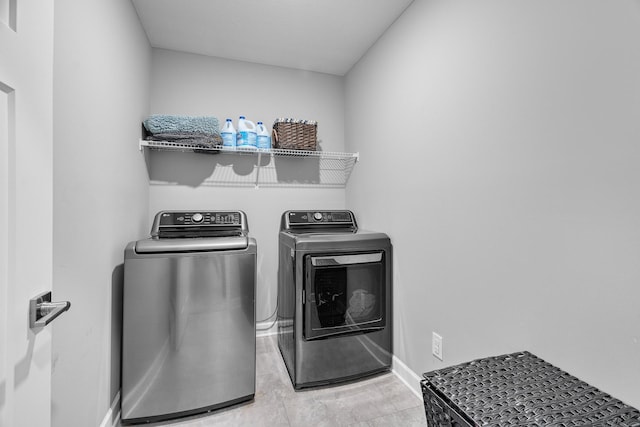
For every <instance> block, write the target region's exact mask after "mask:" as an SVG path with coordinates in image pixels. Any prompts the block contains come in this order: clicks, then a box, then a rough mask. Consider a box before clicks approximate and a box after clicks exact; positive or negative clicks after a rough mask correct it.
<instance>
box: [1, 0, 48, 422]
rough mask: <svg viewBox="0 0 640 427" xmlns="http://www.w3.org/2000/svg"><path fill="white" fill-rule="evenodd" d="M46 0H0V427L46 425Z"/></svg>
mask: <svg viewBox="0 0 640 427" xmlns="http://www.w3.org/2000/svg"><path fill="white" fill-rule="evenodd" d="M52 79H53V1H51V0H30V1H23V0H0V426H2V427H22V426H45V427H46V426H49V425H50V424H51V330H50V329H51V326H48V327H44V328H41V329H40V330H32V329H30V327H29V299H30V298H32V297H34V296H36V295H37V294H40V293H42V292H44V291H47V290H51V283H52V254H51V252H52V234H53V233H52V221H53V215H52V213H53V211H52V207H53V204H52V203H53V202H52V197H53V189H52V176H53V175H52V148H53V147H52V140H53V136H52V135H53V129H52V127H53V121H52V94H53V82H52Z"/></svg>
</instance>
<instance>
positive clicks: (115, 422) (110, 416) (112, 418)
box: [100, 392, 120, 427]
mask: <svg viewBox="0 0 640 427" xmlns="http://www.w3.org/2000/svg"><path fill="white" fill-rule="evenodd" d="M119 425H120V392H118V394H116V397H115V398H114V399H113V402H111V407H110V408H109V410H108V411H107V413H106V414H105V416H104V418H103V419H102V422H101V423H100V427H118V426H119Z"/></svg>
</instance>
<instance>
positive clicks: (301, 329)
mask: <svg viewBox="0 0 640 427" xmlns="http://www.w3.org/2000/svg"><path fill="white" fill-rule="evenodd" d="M278 250H279V256H278V258H279V261H278V348H279V349H280V353H281V354H282V358H283V360H284V363H285V365H286V367H287V371H288V373H289V377H290V378H291V382H292V384H293V386H294V388H295V389H301V388H305V387H313V386H319V385H326V384H333V383H338V382H342V381H349V380H356V379H359V378H363V377H366V376H369V375H372V374H376V373H380V372H385V371H388V370H389V369H390V367H391V359H392V355H393V351H392V350H393V349H392V323H391V319H392V312H391V308H392V245H391V241H390V239H389V236H387V235H386V234H384V233H381V232H374V231H366V230H360V229H358V225H357V221H356V218H355V216H354V214H353V212H351V211H345V210H340V211H286V212H285V213H284V214H283V215H282V218H281V224H280V233H279V249H278Z"/></svg>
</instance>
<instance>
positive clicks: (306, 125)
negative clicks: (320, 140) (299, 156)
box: [272, 119, 318, 151]
mask: <svg viewBox="0 0 640 427" xmlns="http://www.w3.org/2000/svg"><path fill="white" fill-rule="evenodd" d="M317 131H318V123H317V122H315V121H312V120H295V119H276V120H275V121H274V122H273V131H272V133H273V146H274V148H283V149H287V150H306V151H316V143H317V139H316V134H317Z"/></svg>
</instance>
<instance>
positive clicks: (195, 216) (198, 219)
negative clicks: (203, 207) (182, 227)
mask: <svg viewBox="0 0 640 427" xmlns="http://www.w3.org/2000/svg"><path fill="white" fill-rule="evenodd" d="M203 218H204V217H203V216H202V214H201V213H195V214H193V216H192V217H191V221H193V222H202V220H203Z"/></svg>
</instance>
